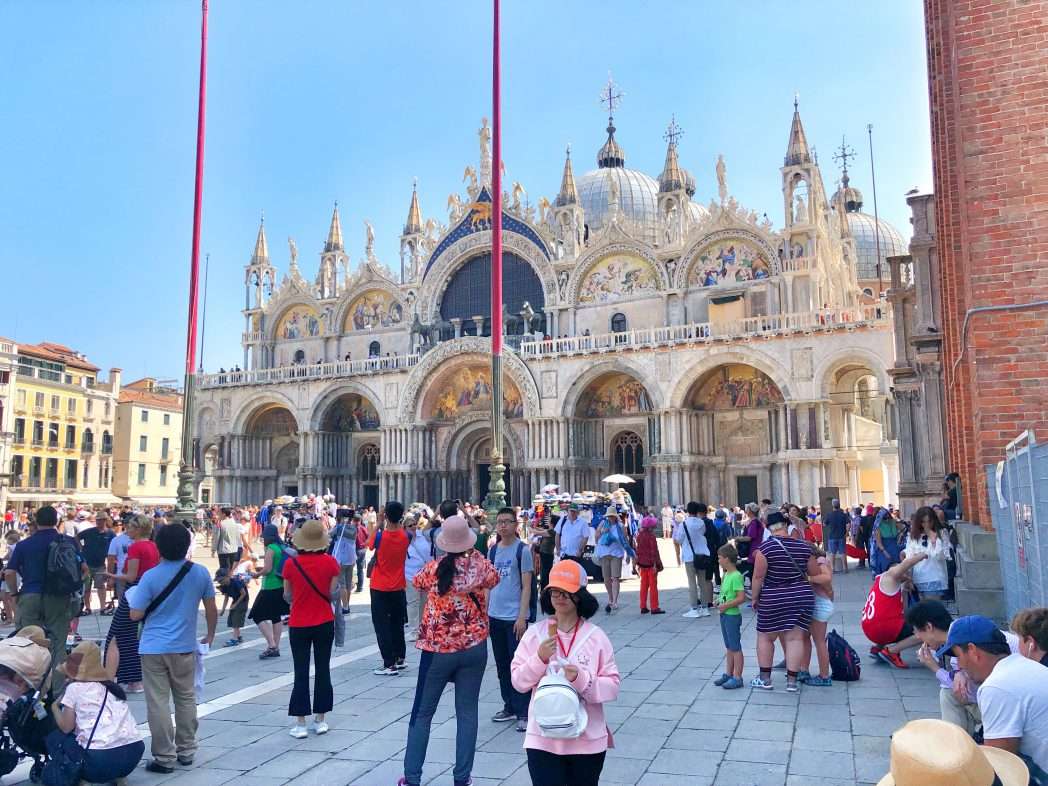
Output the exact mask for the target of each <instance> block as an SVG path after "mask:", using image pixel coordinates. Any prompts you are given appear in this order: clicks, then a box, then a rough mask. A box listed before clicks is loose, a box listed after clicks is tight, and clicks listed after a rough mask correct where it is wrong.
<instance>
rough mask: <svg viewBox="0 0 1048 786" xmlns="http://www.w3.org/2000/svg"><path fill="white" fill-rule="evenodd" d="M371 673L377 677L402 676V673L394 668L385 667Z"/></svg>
mask: <svg viewBox="0 0 1048 786" xmlns="http://www.w3.org/2000/svg"><path fill="white" fill-rule="evenodd" d="M371 673H372V674H374V675H375V676H376V677H395V676H397V675H398V674H400V672H399V671H398V670H397V669H395V668H393V667H392V666H388V667H386V666H383V667H381V668H377V669H375V670H374V671H373V672H371Z"/></svg>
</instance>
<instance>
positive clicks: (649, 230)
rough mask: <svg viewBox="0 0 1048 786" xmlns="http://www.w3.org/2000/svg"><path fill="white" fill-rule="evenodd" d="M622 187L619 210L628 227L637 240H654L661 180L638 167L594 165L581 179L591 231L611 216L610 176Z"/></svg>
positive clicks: (587, 219)
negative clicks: (595, 166)
mask: <svg viewBox="0 0 1048 786" xmlns="http://www.w3.org/2000/svg"><path fill="white" fill-rule="evenodd" d="M609 178H613V179H614V180H615V183H616V185H617V186H618V191H619V211H620V214H621V217H622V221H623V225H624V228H625V230H626V231H627V232H628V233H629V234H630V235H632V236H634V237H636V238H637V239H638V240H644V241H646V242H648V243H654V242H655V239H656V236H657V232H658V195H659V184H658V182H656V180H655V179H654V178H652V177H649V176H648V175H646V174H644V173H643V172H639V171H637V170H636V169H626V168H625V167H608V168H601V169H594V170H592V171H590V172H587V173H586V174H584V175H583V176H582V177H581V178H579V181H578V189H579V201H580V202H581V203H582V209H583V210H584V211H585V215H586V225H587V226H588V227H589V229H590V232H595V231H597V230H599V229H602V228H603V227H604V225H605V222H606V221H607V217H608V201H609V198H610V194H609V188H610V180H609Z"/></svg>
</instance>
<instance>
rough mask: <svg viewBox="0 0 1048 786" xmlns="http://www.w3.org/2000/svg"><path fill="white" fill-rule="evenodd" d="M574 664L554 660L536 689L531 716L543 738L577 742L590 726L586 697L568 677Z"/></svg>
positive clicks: (579, 642) (575, 649)
mask: <svg viewBox="0 0 1048 786" xmlns="http://www.w3.org/2000/svg"><path fill="white" fill-rule="evenodd" d="M594 629H595V626H593V625H590V626H589V627H588V628H587V629H586V632H585V633H583V635H582V636H581V638H579V639H578V640H577V641H576V642H575V646H574V647H573V648H572V650H573V651H575V652H578V649H577V648H578V647H579V646H580V645H582V644H583V643H584V642H585V641H586V639H588V638H589V636H590V634H591V633H592V632H593V631H594ZM570 662H571V661H570V656H569V658H568V659H567V660H565V659H563V658H557V659H556V661H554V660H552V659H551V660H550V664H549V668H548V669H547V670H546V674H545V675H544V676H543V677H542V679H541V680H539V684H538V686H537V687H536V688H535V696H534V698H533V699H532V700H531V709H530V710H529V713H530V714H531V717H533V718H534V719H535V722H536V723H537V724H538V727H539V733H540V734H542V736H543V737H551V738H555V739H567V740H573V739H575V738H576V737H580V736H581V735H582V732H584V731H585V730H586V724H587V723H589V713H587V712H586V705H585V703H584V702H583V700H582V697H581V696H580V695H579V692H578V691H577V690H575V687H574V686H573V685H572V684H571V683H570V682H569V681H568V678H567V677H565V676H564V666H566V665H568V664H569V663H570Z"/></svg>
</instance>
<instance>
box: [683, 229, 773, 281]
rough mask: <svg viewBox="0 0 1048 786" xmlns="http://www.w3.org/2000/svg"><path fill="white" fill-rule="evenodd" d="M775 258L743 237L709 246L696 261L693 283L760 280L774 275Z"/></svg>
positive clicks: (690, 275)
mask: <svg viewBox="0 0 1048 786" xmlns="http://www.w3.org/2000/svg"><path fill="white" fill-rule="evenodd" d="M772 272H773V267H772V260H771V259H769V257H768V255H767V252H765V250H764V249H762V248H760V247H759V246H757V245H756V244H755V243H752V242H750V241H747V240H745V239H743V238H740V237H730V238H726V239H724V240H718V241H717V242H715V243H711V244H710V245H708V246H706V247H705V248H704V249H702V251H700V252H699V253H698V255H697V256H696V257H695V261H694V262H692V266H691V272H690V274H689V276H688V286H690V287H715V286H718V285H720V284H735V283H738V282H740V281H758V280H760V279H764V278H769V277H770V276H771V275H772Z"/></svg>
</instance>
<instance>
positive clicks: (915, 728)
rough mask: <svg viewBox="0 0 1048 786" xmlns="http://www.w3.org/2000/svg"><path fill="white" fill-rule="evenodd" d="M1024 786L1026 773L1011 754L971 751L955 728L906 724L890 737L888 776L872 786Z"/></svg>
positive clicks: (988, 749)
mask: <svg viewBox="0 0 1048 786" xmlns="http://www.w3.org/2000/svg"><path fill="white" fill-rule="evenodd" d="M994 776H996V777H997V778H1000V781H1001V784H1002V786H1027V784H1028V783H1029V782H1030V771H1029V769H1028V768H1027V767H1026V764H1025V763H1024V762H1023V760H1022V759H1020V758H1019V757H1018V756H1016V755H1015V754H1014V753H1009V752H1008V751H1006V750H1002V749H1000V748H991V747H989V746H986V745H982V746H980V745H976V744H975V740H973V739H972V738H971V737H970V736H969V735H968V733H967V732H966V731H965V730H964V729H962V728H961V727H960V726H955V725H954V724H952V723H947V722H946V721H941V720H937V719H934V718H924V719H922V720H915V721H910V722H909V723H907V724H906V725H905V726H903V727H902V728H901V729H899V730H898V731H897V732H895V734H893V735H892V745H891V772H889V773H888V774H887V775H885V776H884V777H883V778H881V779H880V781H878V783H877V786H992V784H993V782H994Z"/></svg>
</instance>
